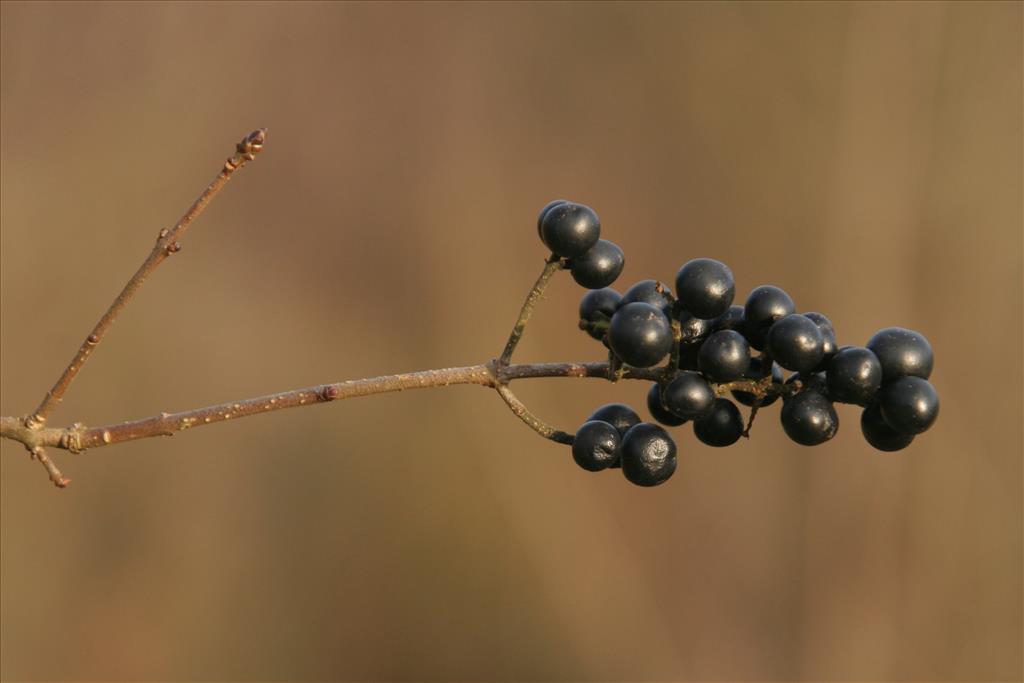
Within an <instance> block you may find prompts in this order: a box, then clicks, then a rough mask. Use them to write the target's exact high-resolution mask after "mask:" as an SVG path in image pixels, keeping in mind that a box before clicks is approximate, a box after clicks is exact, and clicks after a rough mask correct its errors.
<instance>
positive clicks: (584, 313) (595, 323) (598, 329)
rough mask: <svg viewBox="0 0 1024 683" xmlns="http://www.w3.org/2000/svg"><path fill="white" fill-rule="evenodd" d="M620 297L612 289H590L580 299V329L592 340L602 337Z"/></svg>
mask: <svg viewBox="0 0 1024 683" xmlns="http://www.w3.org/2000/svg"><path fill="white" fill-rule="evenodd" d="M620 301H622V295H621V294H619V293H618V292H616V291H615V290H614V289H610V288H608V287H605V288H604V289H592V290H590V291H589V292H587V293H586V294H584V295H583V298H582V299H580V329H582V330H584V331H585V332H586V333H587V334H589V335H590V336H591V337H593V338H594V339H598V340H599V339H601V338H603V337H604V333H605V331H606V330H607V329H608V325H610V324H611V321H612V316H613V315H615V311H616V309H618V307H619V302H620Z"/></svg>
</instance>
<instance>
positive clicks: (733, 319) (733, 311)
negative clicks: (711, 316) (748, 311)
mask: <svg viewBox="0 0 1024 683" xmlns="http://www.w3.org/2000/svg"><path fill="white" fill-rule="evenodd" d="M712 330H714V331H715V332H717V331H718V330H736V331H738V332H742V331H743V307H742V306H740V305H739V304H733V305H732V306H730V307H729V309H728V310H727V311H726V312H725V313H723V314H722V315H721V316H719V317H718V318H716V319H715V320H714V321H713V323H712Z"/></svg>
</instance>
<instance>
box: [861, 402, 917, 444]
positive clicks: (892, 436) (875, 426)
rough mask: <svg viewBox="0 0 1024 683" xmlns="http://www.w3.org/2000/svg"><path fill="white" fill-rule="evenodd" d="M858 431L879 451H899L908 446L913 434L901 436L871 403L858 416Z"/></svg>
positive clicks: (875, 404) (875, 405)
mask: <svg viewBox="0 0 1024 683" xmlns="http://www.w3.org/2000/svg"><path fill="white" fill-rule="evenodd" d="M860 431H861V432H863V434H864V438H865V439H867V442H868V443H869V444H871V445H872V446H873V447H875V448H877V449H878V450H880V451H899V450H902V449H904V448H906V447H907V446H909V445H910V442H911V441H913V440H914V435H913V434H901V433H899V432H897V431H896V430H895V429H893V428H892V427H890V426H889V425H888V424H887V423H886V421H885V419H883V418H882V411H881V410H880V409H879V407H878V404H877V403H873V404H871V405H869V406H868V407H867V408H865V409H864V412H863V413H861V414H860Z"/></svg>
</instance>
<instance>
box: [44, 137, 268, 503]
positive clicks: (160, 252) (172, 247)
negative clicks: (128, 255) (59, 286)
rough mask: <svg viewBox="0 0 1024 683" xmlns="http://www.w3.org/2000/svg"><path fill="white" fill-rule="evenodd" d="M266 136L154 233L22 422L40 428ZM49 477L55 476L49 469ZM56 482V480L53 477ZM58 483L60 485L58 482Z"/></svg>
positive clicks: (247, 144) (246, 145)
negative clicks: (124, 280)
mask: <svg viewBox="0 0 1024 683" xmlns="http://www.w3.org/2000/svg"><path fill="white" fill-rule="evenodd" d="M266 138H267V130H266V129H265V128H261V129H259V130H256V131H253V132H252V133H249V135H247V136H246V137H245V139H243V140H242V141H241V142H240V143H238V145H237V146H236V148H235V153H234V154H233V155H232V156H230V157H228V160H227V161H225V162H224V167H223V168H222V169H221V170H220V173H218V174H217V177H216V178H214V179H213V182H211V183H210V184H209V185H208V186H207V187H206V189H205V190H203V192H202V194H200V195H199V197H198V198H197V199H196V200H195V202H193V203H192V206H190V207H189V208H188V211H186V212H185V214H184V215H183V216H182V217H181V218H180V219H178V222H177V224H176V225H175V226H174V227H173V228H171V229H169V230H168V229H167V228H164V229H163V230H161V231H160V234H159V235H158V236H157V240H156V245H154V247H153V250H152V251H151V252H150V253H149V256H148V257H146V260H145V261H143V262H142V265H141V266H139V269H138V270H137V271H135V274H134V275H132V277H131V279H130V280H128V284H126V285H125V286H124V289H122V290H121V293H120V294H118V295H117V298H116V299H114V302H113V303H112V304H110V308H108V309H107V312H106V313H104V314H103V316H102V317H101V318H100V319H99V322H97V323H96V325H95V326H94V327H93V328H92V331H91V332H90V333H89V336H88V337H86V338H85V341H83V342H82V345H81V346H80V347H79V348H78V351H77V352H76V353H75V355H74V357H73V358H72V359H71V362H70V363H68V365H67V367H66V368H65V369H64V372H63V373H62V374H61V376H60V378H58V379H57V382H56V383H55V384H54V385H53V387H52V388H51V389H50V390H49V391H48V392H46V396H44V397H43V400H42V401H41V402H40V403H39V407H37V408H36V409H35V411H34V412H32V413H31V414H30V415H28V417H26V418H25V425H26V426H27V427H29V428H31V429H36V428H40V427H42V426H43V425H44V424H46V419H47V418H48V417H49V416H50V413H51V412H53V409H54V408H56V407H57V404H58V403H60V401H61V399H63V398H64V394H65V392H67V390H68V387H70V386H71V383H72V382H73V381H74V380H75V377H76V376H77V375H78V373H79V371H80V370H81V369H82V366H83V365H85V362H86V361H87V360H89V356H91V355H92V352H93V351H94V350H95V349H96V346H97V345H99V343H100V342H101V341H103V337H104V335H106V333H107V330H109V329H110V327H111V325H113V324H114V320H115V319H116V318H117V315H118V313H120V312H121V310H122V309H123V308H124V307H125V306H127V305H128V302H130V301H131V300H132V298H133V297H134V296H135V293H136V292H137V291H138V290H139V288H140V287H142V283H143V282H145V280H146V278H147V277H149V275H150V273H152V272H153V271H154V270H156V269H157V266H159V265H160V264H161V263H163V261H164V259H166V258H167V257H168V256H170V255H171V254H174V253H177V252H178V251H180V250H181V243H180V241H179V240H180V239H181V238H182V237H184V235H185V231H186V230H188V226H189V225H191V224H192V221H194V220H195V219H196V218H198V217H199V214H201V213H202V212H203V209H205V208H206V205H207V204H209V203H210V200H212V199H213V198H214V197H215V196H216V195H217V193H218V192H220V190H221V188H222V187H224V185H225V184H226V183H227V182H228V180H230V179H231V176H232V175H233V174H234V172H235V171H237V170H238V169H240V168H241V167H242V166H244V165H245V164H246V162H248V161H252V160H253V159H255V158H256V155H257V154H259V152H260V150H261V149H263V143H264V142H265V141H266ZM40 460H41V461H42V462H43V463H44V464H45V463H46V462H47V460H46V459H45V455H43V456H42V457H40ZM50 474H51V479H53V478H54V476H53V473H52V472H51V473H50ZM55 483H56V480H55ZM58 485H59V484H58Z"/></svg>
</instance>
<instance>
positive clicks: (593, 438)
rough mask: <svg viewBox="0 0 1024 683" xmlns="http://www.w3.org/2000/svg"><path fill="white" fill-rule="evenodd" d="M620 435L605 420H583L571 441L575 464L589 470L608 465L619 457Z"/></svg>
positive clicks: (598, 469)
mask: <svg viewBox="0 0 1024 683" xmlns="http://www.w3.org/2000/svg"><path fill="white" fill-rule="evenodd" d="M621 443H622V436H620V435H619V430H617V429H616V428H615V427H613V426H612V425H610V424H608V423H607V422H601V421H600V420H594V421H592V422H584V423H583V426H582V427H580V428H579V430H577V432H576V437H575V438H574V439H573V442H572V458H573V460H575V461H576V464H577V465H579V466H580V467H582V468H583V469H585V470H588V471H590V472H599V471H601V470H603V469H605V468H607V467H609V466H610V465H611V464H612V463H613V462H615V460H616V458H618V457H619V444H621Z"/></svg>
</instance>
